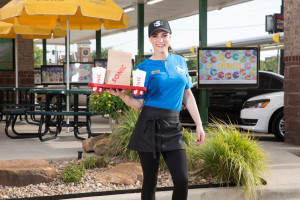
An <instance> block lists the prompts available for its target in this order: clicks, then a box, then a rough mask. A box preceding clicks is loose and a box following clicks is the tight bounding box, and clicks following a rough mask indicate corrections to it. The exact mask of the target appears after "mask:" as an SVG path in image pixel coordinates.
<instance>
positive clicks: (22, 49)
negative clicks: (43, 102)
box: [0, 0, 34, 87]
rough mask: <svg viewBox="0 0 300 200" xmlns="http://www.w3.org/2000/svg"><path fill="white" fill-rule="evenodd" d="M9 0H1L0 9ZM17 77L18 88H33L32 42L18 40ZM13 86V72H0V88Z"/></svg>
mask: <svg viewBox="0 0 300 200" xmlns="http://www.w3.org/2000/svg"><path fill="white" fill-rule="evenodd" d="M9 1H10V0H1V1H0V7H2V6H4V5H5V4H6V3H7V2H9ZM17 59H18V63H19V65H18V68H19V70H18V76H19V79H18V81H19V87H33V85H34V59H33V40H24V39H22V38H21V37H19V38H18V58H17ZM14 86H15V71H0V87H14Z"/></svg>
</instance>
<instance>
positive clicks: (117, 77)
mask: <svg viewBox="0 0 300 200" xmlns="http://www.w3.org/2000/svg"><path fill="white" fill-rule="evenodd" d="M125 69H126V66H124V65H122V66H121V67H120V69H119V70H118V71H117V73H115V74H114V75H113V78H112V81H113V82H114V83H117V80H118V79H119V78H120V77H121V75H122V74H123V72H124V71H125Z"/></svg>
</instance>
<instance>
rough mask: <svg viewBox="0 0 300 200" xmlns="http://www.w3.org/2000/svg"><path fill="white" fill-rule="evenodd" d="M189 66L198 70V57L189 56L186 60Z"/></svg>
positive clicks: (190, 68)
mask: <svg viewBox="0 0 300 200" xmlns="http://www.w3.org/2000/svg"><path fill="white" fill-rule="evenodd" d="M186 64H187V67H188V69H189V70H196V69H197V58H189V59H188V60H187V61H186Z"/></svg>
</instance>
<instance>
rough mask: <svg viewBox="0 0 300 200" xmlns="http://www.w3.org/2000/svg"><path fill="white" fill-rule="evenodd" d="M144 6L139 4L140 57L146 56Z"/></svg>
mask: <svg viewBox="0 0 300 200" xmlns="http://www.w3.org/2000/svg"><path fill="white" fill-rule="evenodd" d="M144 8H145V5H144V4H140V3H139V4H138V10H137V12H138V57H139V56H142V55H144Z"/></svg>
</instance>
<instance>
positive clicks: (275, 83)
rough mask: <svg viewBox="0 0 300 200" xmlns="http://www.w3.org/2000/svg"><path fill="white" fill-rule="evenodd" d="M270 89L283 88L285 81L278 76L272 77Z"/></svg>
mask: <svg viewBox="0 0 300 200" xmlns="http://www.w3.org/2000/svg"><path fill="white" fill-rule="evenodd" d="M270 89H283V82H282V81H281V80H279V79H277V78H272V80H271V87H270Z"/></svg>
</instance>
